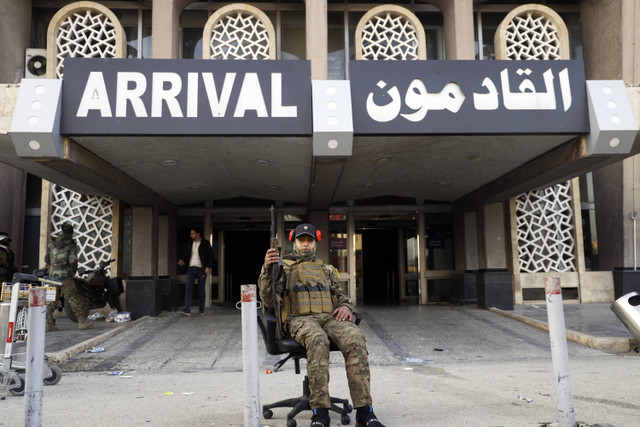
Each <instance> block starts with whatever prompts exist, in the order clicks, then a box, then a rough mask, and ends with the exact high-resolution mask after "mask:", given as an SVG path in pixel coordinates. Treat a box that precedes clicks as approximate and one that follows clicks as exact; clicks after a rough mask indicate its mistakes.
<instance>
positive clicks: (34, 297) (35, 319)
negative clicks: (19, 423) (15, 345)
mask: <svg viewBox="0 0 640 427" xmlns="http://www.w3.org/2000/svg"><path fill="white" fill-rule="evenodd" d="M46 311H47V288H45V287H37V288H31V289H30V290H29V320H28V325H29V338H28V340H27V361H26V362H27V363H26V366H25V368H26V370H27V378H26V382H25V409H24V425H25V427H30V426H40V425H42V375H43V373H44V329H45V318H46Z"/></svg>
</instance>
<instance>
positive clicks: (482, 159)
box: [469, 156, 487, 163]
mask: <svg viewBox="0 0 640 427" xmlns="http://www.w3.org/2000/svg"><path fill="white" fill-rule="evenodd" d="M469 160H471V161H472V162H473V163H484V162H486V161H487V158H486V157H485V156H471V157H470V158H469Z"/></svg>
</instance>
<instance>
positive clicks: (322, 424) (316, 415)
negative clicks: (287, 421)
mask: <svg viewBox="0 0 640 427" xmlns="http://www.w3.org/2000/svg"><path fill="white" fill-rule="evenodd" d="M329 424H331V418H329V410H328V409H325V408H318V409H314V410H313V416H312V417H311V425H309V427H329Z"/></svg>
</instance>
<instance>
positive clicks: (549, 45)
mask: <svg viewBox="0 0 640 427" xmlns="http://www.w3.org/2000/svg"><path fill="white" fill-rule="evenodd" d="M506 43H507V58H508V59H542V60H548V59H560V39H559V36H558V30H557V28H556V26H555V25H554V24H553V22H551V20H550V19H548V18H547V17H546V16H544V15H542V14H537V13H535V12H527V13H525V14H522V15H518V16H515V17H514V18H513V19H512V20H511V22H509V24H508V25H507V29H506Z"/></svg>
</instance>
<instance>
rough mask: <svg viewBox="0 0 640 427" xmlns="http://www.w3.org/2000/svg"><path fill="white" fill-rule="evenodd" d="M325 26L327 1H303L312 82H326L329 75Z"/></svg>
mask: <svg viewBox="0 0 640 427" xmlns="http://www.w3.org/2000/svg"><path fill="white" fill-rule="evenodd" d="M327 25H328V24H327V0H305V28H306V32H305V37H306V50H307V59H308V60H310V61H311V79H312V80H326V79H327V76H328V75H329V63H328V57H327V51H328V44H327Z"/></svg>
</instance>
